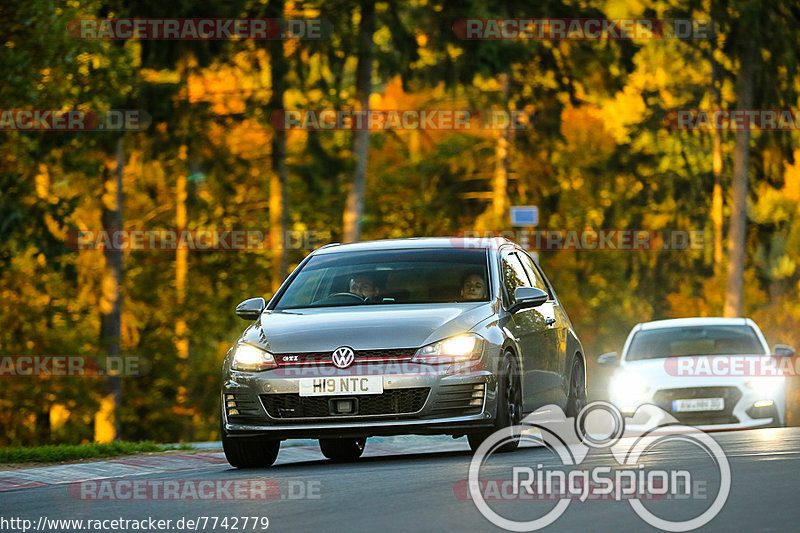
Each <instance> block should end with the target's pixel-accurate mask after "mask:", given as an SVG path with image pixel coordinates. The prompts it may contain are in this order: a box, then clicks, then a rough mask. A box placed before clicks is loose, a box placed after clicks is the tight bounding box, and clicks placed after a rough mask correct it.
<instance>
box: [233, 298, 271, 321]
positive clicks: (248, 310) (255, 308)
mask: <svg viewBox="0 0 800 533" xmlns="http://www.w3.org/2000/svg"><path fill="white" fill-rule="evenodd" d="M266 306H267V301H266V300H264V298H262V297H260V296H259V297H258V298H250V299H248V300H245V301H243V302H242V303H240V304H239V305H237V306H236V314H237V315H238V316H239V318H244V319H245V320H256V319H258V317H259V316H261V311H263V310H264V308H265V307H266Z"/></svg>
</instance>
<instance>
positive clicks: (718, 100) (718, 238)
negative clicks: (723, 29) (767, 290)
mask: <svg viewBox="0 0 800 533" xmlns="http://www.w3.org/2000/svg"><path fill="white" fill-rule="evenodd" d="M716 45H717V41H716V37H715V38H714V39H713V40H712V42H711V53H710V62H711V92H712V94H713V101H714V107H715V108H716V109H721V108H722V94H721V91H720V83H721V81H720V75H719V64H718V63H717V60H716V58H715V57H714V52H715V51H716V50H717V46H716ZM712 135H713V148H712V168H713V172H714V189H713V192H712V200H711V223H712V225H713V227H714V271H715V272H716V273H718V274H719V273H721V272H722V266H723V261H724V252H723V240H724V236H723V234H724V229H723V225H724V215H723V208H724V200H723V189H722V130H721V129H717V128H714V129H713V130H712Z"/></svg>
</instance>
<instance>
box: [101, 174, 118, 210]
mask: <svg viewBox="0 0 800 533" xmlns="http://www.w3.org/2000/svg"><path fill="white" fill-rule="evenodd" d="M103 189H104V192H103V196H102V198H101V201H102V202H103V205H104V206H105V207H106V209H108V210H109V211H116V210H117V209H119V205H117V192H118V191H117V180H115V179H108V180H106V181H105V183H104V184H103Z"/></svg>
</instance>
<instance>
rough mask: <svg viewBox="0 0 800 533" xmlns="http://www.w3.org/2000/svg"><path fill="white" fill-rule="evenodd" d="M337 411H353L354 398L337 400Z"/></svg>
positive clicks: (344, 412) (345, 412)
mask: <svg viewBox="0 0 800 533" xmlns="http://www.w3.org/2000/svg"><path fill="white" fill-rule="evenodd" d="M336 412H337V413H342V414H347V413H352V412H353V400H336Z"/></svg>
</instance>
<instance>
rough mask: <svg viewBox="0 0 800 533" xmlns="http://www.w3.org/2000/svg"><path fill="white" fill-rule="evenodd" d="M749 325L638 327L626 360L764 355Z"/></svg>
mask: <svg viewBox="0 0 800 533" xmlns="http://www.w3.org/2000/svg"><path fill="white" fill-rule="evenodd" d="M765 353H766V352H765V351H764V347H763V346H762V344H761V342H760V341H759V339H758V336H756V333H755V331H753V328H751V327H750V326H688V327H675V328H658V329H651V330H641V331H638V332H637V333H636V334H635V335H634V337H633V340H632V341H631V346H630V349H629V350H628V354H627V357H626V360H628V361H636V360H639V359H663V358H667V357H681V356H689V355H764V354H765Z"/></svg>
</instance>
